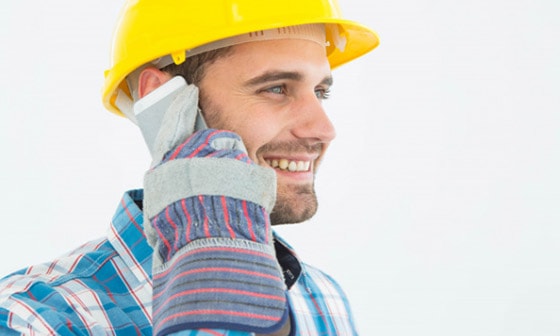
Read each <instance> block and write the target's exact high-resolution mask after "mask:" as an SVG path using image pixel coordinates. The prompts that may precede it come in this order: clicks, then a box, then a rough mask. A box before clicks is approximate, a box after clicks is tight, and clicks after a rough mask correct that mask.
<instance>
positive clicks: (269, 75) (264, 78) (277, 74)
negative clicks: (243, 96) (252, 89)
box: [245, 71, 333, 86]
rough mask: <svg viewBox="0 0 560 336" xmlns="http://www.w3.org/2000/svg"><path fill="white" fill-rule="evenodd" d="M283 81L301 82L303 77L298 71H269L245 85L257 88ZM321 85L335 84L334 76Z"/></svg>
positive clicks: (323, 81)
mask: <svg viewBox="0 0 560 336" xmlns="http://www.w3.org/2000/svg"><path fill="white" fill-rule="evenodd" d="M283 79H289V80H294V81H301V80H302V79H303V75H302V74H301V73H300V72H296V71H268V72H265V73H264V74H262V75H259V76H257V77H253V78H251V79H249V80H247V81H246V82H245V85H246V86H257V85H261V84H265V83H268V82H274V81H277V80H283ZM320 84H323V85H328V86H331V85H332V84H333V78H332V76H330V75H329V76H327V77H325V78H323V80H322V81H321V83H320Z"/></svg>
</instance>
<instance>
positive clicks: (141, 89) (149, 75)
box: [138, 67, 171, 98]
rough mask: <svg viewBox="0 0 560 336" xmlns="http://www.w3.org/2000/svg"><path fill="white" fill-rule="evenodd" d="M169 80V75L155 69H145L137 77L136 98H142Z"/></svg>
mask: <svg viewBox="0 0 560 336" xmlns="http://www.w3.org/2000/svg"><path fill="white" fill-rule="evenodd" d="M170 79H171V75H170V74H168V73H167V72H163V71H161V70H159V69H157V68H155V67H147V68H146V69H144V70H142V72H141V73H140V76H139V77H138V98H143V97H144V96H146V95H147V94H148V93H150V92H152V91H154V90H155V89H157V88H158V87H160V86H161V85H162V84H164V83H165V82H167V81H168V80H170Z"/></svg>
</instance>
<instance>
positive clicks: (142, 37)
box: [103, 0, 379, 115]
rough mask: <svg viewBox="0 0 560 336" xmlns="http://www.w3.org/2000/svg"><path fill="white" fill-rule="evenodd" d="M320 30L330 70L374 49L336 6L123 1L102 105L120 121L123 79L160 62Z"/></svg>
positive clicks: (262, 0)
mask: <svg viewBox="0 0 560 336" xmlns="http://www.w3.org/2000/svg"><path fill="white" fill-rule="evenodd" d="M312 23H324V24H326V27H327V28H330V29H326V32H327V35H326V38H327V47H326V48H327V57H328V60H329V63H330V65H331V68H333V69H334V68H335V67H337V66H339V65H341V64H344V63H346V62H348V61H351V60H353V59H355V58H357V57H359V56H361V55H363V54H365V53H367V52H368V51H370V50H372V49H374V48H375V47H376V46H377V45H378V44H379V39H378V37H377V34H376V33H375V32H374V31H372V30H370V29H369V28H367V27H365V26H363V25H361V24H358V23H356V22H352V21H348V20H345V19H343V18H342V15H341V13H340V8H339V6H338V3H337V0H282V1H278V2H272V1H269V0H196V1H195V0H127V2H126V4H125V6H124V8H123V9H122V10H121V13H120V16H119V19H118V21H117V26H116V29H115V31H114V35H113V44H112V50H111V68H110V69H109V70H107V71H105V84H104V86H103V104H104V105H105V107H106V108H107V109H109V110H110V111H111V112H114V113H117V114H119V115H123V112H124V111H121V108H119V106H120V105H121V104H119V103H118V100H119V96H121V97H122V96H128V98H130V89H129V88H128V85H127V83H126V80H125V79H126V77H127V76H128V75H129V74H131V73H132V72H133V71H135V70H136V69H138V68H139V67H141V66H143V65H144V64H147V63H149V62H152V61H153V60H156V59H158V58H161V57H165V56H171V57H172V58H173V61H174V62H175V63H176V64H180V63H182V62H184V60H185V57H186V56H185V55H186V52H187V51H188V50H191V49H193V48H196V47H200V46H203V45H205V44H208V43H210V42H214V41H218V40H221V39H224V38H228V37H232V36H236V35H240V34H244V33H249V32H256V31H261V30H267V29H273V28H280V27H288V26H296V25H303V24H312Z"/></svg>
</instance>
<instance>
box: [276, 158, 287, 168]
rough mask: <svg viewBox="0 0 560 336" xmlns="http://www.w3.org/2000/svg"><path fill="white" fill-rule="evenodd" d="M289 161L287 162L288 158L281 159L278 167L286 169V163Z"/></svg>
mask: <svg viewBox="0 0 560 336" xmlns="http://www.w3.org/2000/svg"><path fill="white" fill-rule="evenodd" d="M289 164H290V163H289V162H288V160H286V159H281V160H280V162H278V168H280V169H283V170H286V168H288V165H289Z"/></svg>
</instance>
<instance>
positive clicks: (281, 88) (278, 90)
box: [262, 85, 286, 95]
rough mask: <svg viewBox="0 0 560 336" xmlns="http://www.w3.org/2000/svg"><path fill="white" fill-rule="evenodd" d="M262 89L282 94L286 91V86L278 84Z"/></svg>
mask: <svg viewBox="0 0 560 336" xmlns="http://www.w3.org/2000/svg"><path fill="white" fill-rule="evenodd" d="M262 91H263V92H267V93H273V94H278V95H280V94H285V93H286V88H285V87H284V85H276V86H271V87H269V88H266V89H264V90H262Z"/></svg>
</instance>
